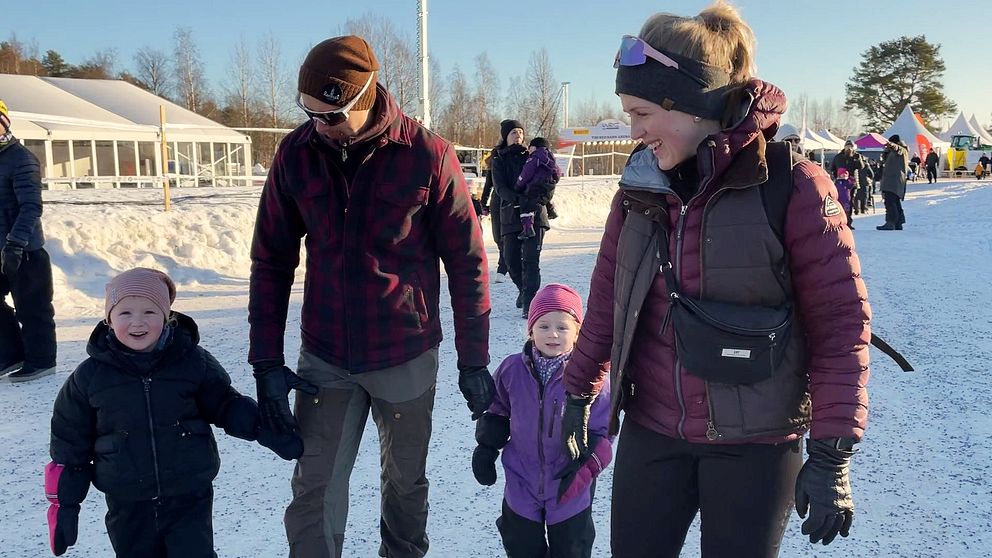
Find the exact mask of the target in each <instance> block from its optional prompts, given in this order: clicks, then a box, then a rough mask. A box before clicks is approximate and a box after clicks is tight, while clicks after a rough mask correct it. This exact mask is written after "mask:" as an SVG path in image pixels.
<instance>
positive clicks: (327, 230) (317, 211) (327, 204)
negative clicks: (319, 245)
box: [296, 188, 340, 241]
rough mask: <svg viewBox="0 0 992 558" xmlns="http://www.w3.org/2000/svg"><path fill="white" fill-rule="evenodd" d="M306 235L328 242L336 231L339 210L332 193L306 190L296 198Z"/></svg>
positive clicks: (326, 190) (323, 189) (321, 189)
mask: <svg viewBox="0 0 992 558" xmlns="http://www.w3.org/2000/svg"><path fill="white" fill-rule="evenodd" d="M296 198H297V206H298V207H299V210H300V215H301V216H302V217H303V225H304V227H305V228H306V234H307V236H308V237H310V238H319V239H321V241H329V240H330V239H331V238H332V237H333V236H335V232H336V231H337V230H338V228H339V225H338V226H336V224H338V223H340V217H338V213H339V211H340V208H339V207H338V203H337V202H336V200H335V197H334V193H333V192H331V191H330V190H328V189H326V188H307V189H306V190H304V191H302V192H300V193H299V194H297V196H296Z"/></svg>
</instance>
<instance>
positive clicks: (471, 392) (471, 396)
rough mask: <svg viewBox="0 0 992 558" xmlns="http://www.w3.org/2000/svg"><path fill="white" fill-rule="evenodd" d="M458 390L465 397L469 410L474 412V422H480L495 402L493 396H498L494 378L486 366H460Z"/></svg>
mask: <svg viewBox="0 0 992 558" xmlns="http://www.w3.org/2000/svg"><path fill="white" fill-rule="evenodd" d="M458 389H460V390H461V392H462V395H463V396H464V397H465V402H466V403H467V404H468V409H469V410H470V411H472V420H479V417H481V416H482V413H485V412H486V409H488V408H489V405H490V403H492V402H493V396H494V395H495V394H496V384H494V383H493V376H492V374H490V373H489V369H488V368H486V367H485V366H462V365H460V364H459V365H458Z"/></svg>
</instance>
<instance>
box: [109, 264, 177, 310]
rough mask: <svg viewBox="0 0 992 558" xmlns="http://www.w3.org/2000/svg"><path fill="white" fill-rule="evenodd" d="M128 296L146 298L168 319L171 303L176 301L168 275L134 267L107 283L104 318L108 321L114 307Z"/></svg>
mask: <svg viewBox="0 0 992 558" xmlns="http://www.w3.org/2000/svg"><path fill="white" fill-rule="evenodd" d="M129 296H141V297H145V298H147V299H148V300H150V301H152V303H153V304H154V305H155V306H157V307H158V308H159V310H161V311H162V313H163V314H165V317H166V318H168V317H169V314H170V312H171V310H170V308H171V307H172V303H173V302H174V301H175V300H176V284H175V283H173V282H172V279H170V278H169V276H168V275H166V274H164V273H162V272H161V271H158V270H156V269H149V268H147V267H136V268H134V269H130V270H128V271H125V272H124V273H121V274H120V275H118V276H117V277H114V278H113V279H111V280H110V282H109V283H107V299H106V300H105V301H104V305H103V308H104V317H105V318H107V319H108V320H109V319H110V311H111V310H113V309H114V306H117V303H118V302H120V301H121V300H123V299H124V298H125V297H129Z"/></svg>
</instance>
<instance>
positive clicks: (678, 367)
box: [668, 140, 716, 440]
mask: <svg viewBox="0 0 992 558" xmlns="http://www.w3.org/2000/svg"><path fill="white" fill-rule="evenodd" d="M706 146H707V147H708V148H709V151H710V169H709V170H710V175H709V176H708V177H707V179H706V180H705V181H704V182H701V183H700V184H699V190H697V191H696V194H695V195H694V196H692V197H691V198H689V201H687V202H685V203H683V204H682V208H681V209H680V210H679V220H678V226H677V227H676V233H675V262H673V266H674V269H673V270H672V273H673V274H674V275H675V277H676V278H678V280H679V281H681V280H682V242H683V237H682V233H684V232H685V214H686V211H688V210H689V205H690V204H692V202H693V200H695V199H696V198H698V197H699V196H700V195H701V194H702V193H703V191H704V190H706V186H708V185H709V183H710V181H711V180H712V176H713V175H712V173H713V169H714V168H716V154H715V153H714V148H715V147H716V143H714V142H713V140H707V143H706ZM676 197H678V196H676ZM700 270H702V267H700ZM700 273H701V271H700ZM673 302H674V301H672V300H669V302H668V303H669V304H672V303H673ZM674 376H675V397H676V399H677V400H678V402H679V423H678V428H677V430H678V434H679V438H682V439H683V440H684V439H686V436H685V420H686V411H685V397H684V396H683V394H682V363H681V361H680V360H679V357H678V351H676V352H675V370H674ZM707 389H708V388H707ZM707 399H708V394H707ZM711 419H712V413H711Z"/></svg>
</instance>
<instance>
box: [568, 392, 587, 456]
mask: <svg viewBox="0 0 992 558" xmlns="http://www.w3.org/2000/svg"><path fill="white" fill-rule="evenodd" d="M592 400H593V397H591V396H590V397H578V396H575V395H568V396H566V397H565V412H564V414H563V415H562V417H561V443H562V446H563V447H564V450H565V455H566V456H568V457H569V458H570V459H571V460H572V461H577V460H578V459H579V458H580V457H582V456H583V455H586V454H587V453H588V452H589V407H591V406H592Z"/></svg>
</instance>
